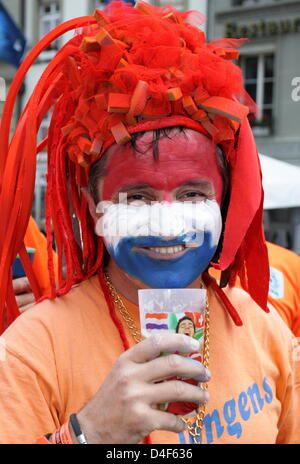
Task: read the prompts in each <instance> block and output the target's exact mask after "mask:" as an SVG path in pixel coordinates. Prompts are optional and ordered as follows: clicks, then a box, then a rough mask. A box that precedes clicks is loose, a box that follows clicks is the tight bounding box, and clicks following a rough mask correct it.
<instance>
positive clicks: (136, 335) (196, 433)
mask: <svg viewBox="0 0 300 464" xmlns="http://www.w3.org/2000/svg"><path fill="white" fill-rule="evenodd" d="M104 278H105V283H106V285H107V287H108V290H109V293H110V296H111V298H112V301H113V303H114V305H115V307H116V308H117V310H118V312H119V313H120V315H121V317H122V318H123V320H124V321H125V322H126V325H127V327H128V328H129V331H130V333H131V335H132V337H133V339H134V340H135V342H136V343H139V342H140V341H142V340H143V337H142V334H141V332H140V330H139V329H138V328H137V327H136V325H135V322H134V320H133V318H132V316H131V314H130V313H129V311H128V310H127V308H126V306H125V304H124V303H123V301H122V299H121V297H120V295H119V294H118V292H117V290H116V289H115V287H114V286H113V284H112V282H111V280H110V277H109V275H108V273H107V272H105V271H104ZM209 315H210V312H209V304H208V298H207V296H206V305H205V324H204V347H203V365H204V367H205V368H207V369H208V366H209ZM199 385H200V387H201V388H202V389H203V390H207V388H208V384H207V383H200V384H199ZM205 410H206V404H201V405H200V406H199V407H198V410H197V416H196V422H195V425H193V424H192V423H191V422H190V421H189V420H188V419H186V418H184V417H182V416H181V420H183V422H184V423H185V424H186V426H187V428H188V431H189V434H190V435H191V436H192V438H193V441H194V443H201V442H200V437H201V432H202V429H203V419H204V416H205Z"/></svg>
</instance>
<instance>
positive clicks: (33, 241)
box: [24, 217, 58, 295]
mask: <svg viewBox="0 0 300 464" xmlns="http://www.w3.org/2000/svg"><path fill="white" fill-rule="evenodd" d="M24 243H25V246H26V247H31V248H34V249H35V250H36V251H35V254H34V259H33V263H32V267H33V270H34V273H35V275H36V278H37V280H38V283H39V285H40V287H41V290H42V293H43V295H45V294H47V293H48V292H49V290H50V281H49V273H48V254H47V239H46V237H45V236H44V235H43V234H42V232H41V231H40V230H39V228H38V226H37V224H36V222H35V221H34V219H33V218H32V217H30V219H29V223H28V227H27V231H26V234H25V237H24ZM52 256H53V264H54V274H55V277H56V278H57V276H58V259H57V254H56V253H55V252H54V251H53V254H52Z"/></svg>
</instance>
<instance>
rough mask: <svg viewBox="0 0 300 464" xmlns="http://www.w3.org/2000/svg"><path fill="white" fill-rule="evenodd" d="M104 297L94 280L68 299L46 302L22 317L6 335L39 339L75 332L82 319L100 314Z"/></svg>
mask: <svg viewBox="0 0 300 464" xmlns="http://www.w3.org/2000/svg"><path fill="white" fill-rule="evenodd" d="M103 303H104V297H103V293H102V290H101V288H100V286H99V284H98V280H97V277H92V278H90V279H88V280H85V281H83V282H81V283H79V284H77V285H75V286H73V287H72V288H71V290H70V291H69V292H68V293H66V294H65V295H62V296H58V297H56V298H55V299H45V300H43V301H41V302H39V303H36V304H35V305H34V306H33V307H32V308H30V309H28V310H27V311H26V312H24V313H23V314H21V315H20V316H19V317H18V318H17V319H16V320H15V321H14V322H13V323H12V324H11V325H10V326H9V327H8V329H7V330H6V331H5V332H4V334H3V337H4V338H5V339H7V340H10V339H16V337H20V338H23V337H25V336H26V337H27V338H28V337H29V334H30V336H34V337H37V338H39V339H42V338H43V337H45V336H47V337H51V336H52V334H53V333H63V332H66V331H72V330H74V329H76V328H77V327H78V323H81V324H82V321H83V319H85V320H89V319H91V320H92V319H93V318H95V317H96V316H97V315H98V311H99V314H100V309H101V306H103Z"/></svg>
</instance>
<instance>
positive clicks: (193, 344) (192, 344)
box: [188, 337, 199, 351]
mask: <svg viewBox="0 0 300 464" xmlns="http://www.w3.org/2000/svg"><path fill="white" fill-rule="evenodd" d="M188 344H189V345H190V347H191V349H192V350H195V351H198V350H199V342H198V340H195V339H194V338H191V337H189V340H188Z"/></svg>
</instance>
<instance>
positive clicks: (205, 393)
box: [203, 390, 209, 404]
mask: <svg viewBox="0 0 300 464" xmlns="http://www.w3.org/2000/svg"><path fill="white" fill-rule="evenodd" d="M203 396H204V398H203V403H205V404H206V403H208V401H209V393H208V392H207V391H206V390H204V391H203Z"/></svg>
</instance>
